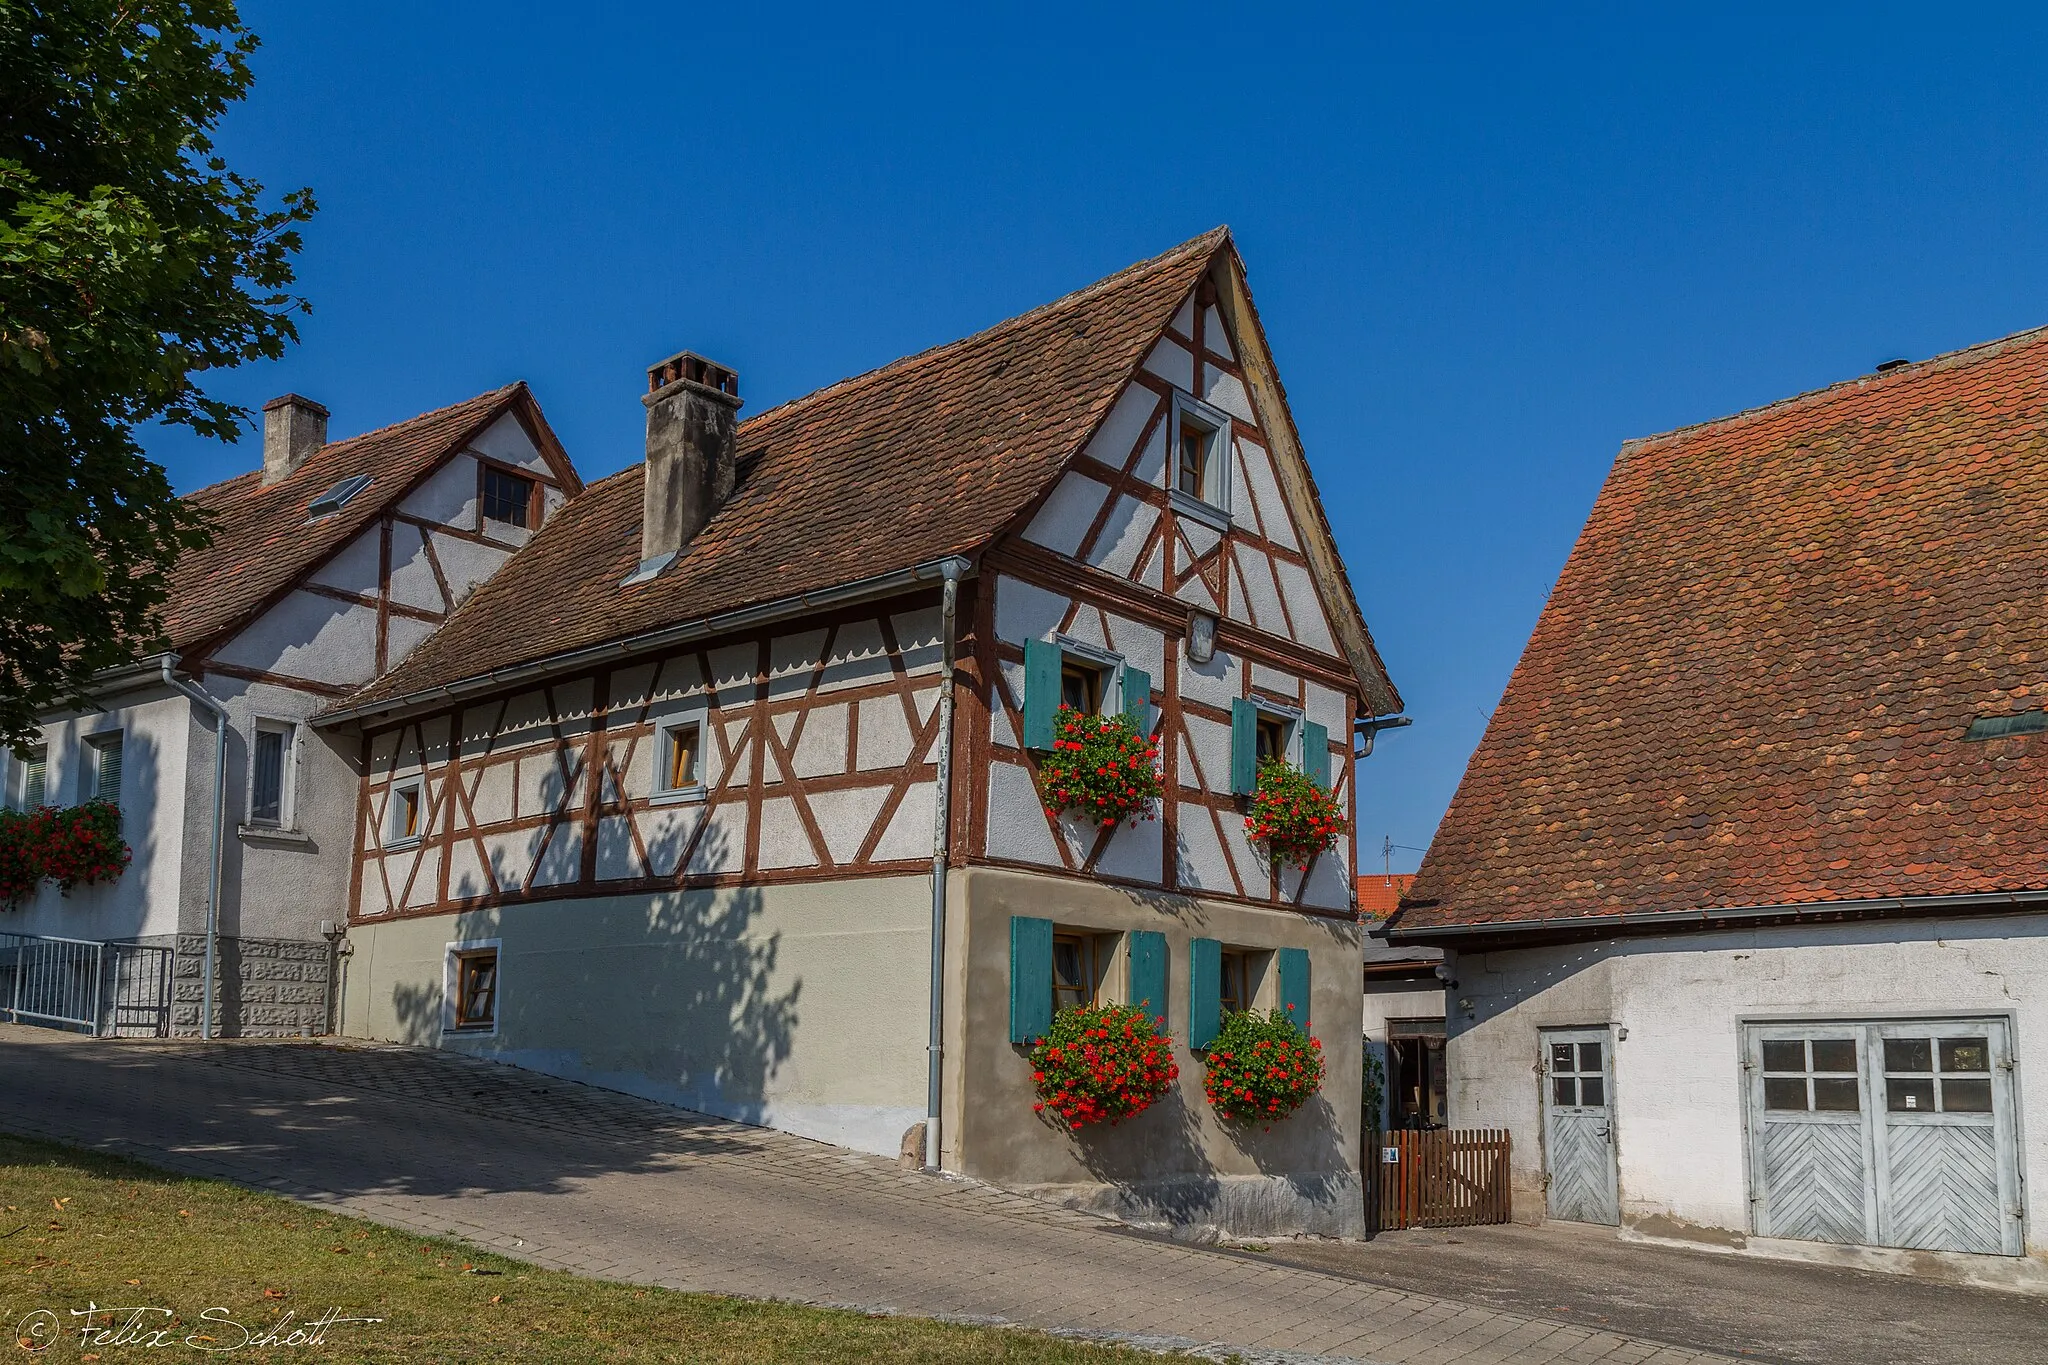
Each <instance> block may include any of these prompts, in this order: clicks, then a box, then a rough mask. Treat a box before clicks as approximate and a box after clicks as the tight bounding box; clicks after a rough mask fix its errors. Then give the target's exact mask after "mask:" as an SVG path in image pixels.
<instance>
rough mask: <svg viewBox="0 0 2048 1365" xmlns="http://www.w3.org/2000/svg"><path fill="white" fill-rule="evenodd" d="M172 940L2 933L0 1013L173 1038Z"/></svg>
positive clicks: (96, 1033) (122, 1034)
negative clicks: (163, 942)
mask: <svg viewBox="0 0 2048 1365" xmlns="http://www.w3.org/2000/svg"><path fill="white" fill-rule="evenodd" d="M172 956H173V954H172V951H171V949H170V948H169V947H167V946H164V945H161V944H153V943H103V942H99V941H96V940H93V939H82V938H53V937H50V936H48V935H44V934H9V933H0V1014H4V1015H5V1016H6V1018H7V1020H8V1022H9V1023H15V1024H40V1025H43V1026H45V1027H48V1028H62V1029H75V1030H77V1031H79V1032H81V1033H90V1034H91V1035H92V1036H93V1037H95V1038H167V1037H169V1036H170V1032H171V967H172Z"/></svg>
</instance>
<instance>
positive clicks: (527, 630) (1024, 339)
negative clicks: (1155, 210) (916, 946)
mask: <svg viewBox="0 0 2048 1365" xmlns="http://www.w3.org/2000/svg"><path fill="white" fill-rule="evenodd" d="M1228 243H1229V234H1228V232H1227V231H1226V230H1225V229H1222V228H1218V229H1216V230H1215V231H1213V232H1209V233H1206V234H1204V235H1203V236H1201V237H1197V238H1195V239H1194V240H1193V241H1191V242H1187V243H1185V244H1183V245H1181V246H1178V247H1176V248H1174V249H1173V250H1172V251H1169V252H1167V253H1166V254H1165V255H1163V256H1158V257H1155V258H1154V259H1152V260H1149V261H1145V262H1141V263H1140V264H1138V265H1134V266H1132V267H1130V268H1129V269H1127V270H1124V271H1121V272H1119V273H1118V274H1115V275H1112V276H1110V277H1109V278H1108V279H1105V280H1102V281H1100V282H1098V283H1096V284H1093V285H1090V286H1089V287H1088V288H1086V289H1083V290H1080V291H1079V292H1077V293H1074V294H1069V295H1067V296H1066V297H1065V298H1062V299H1059V300H1056V301H1055V302H1053V303H1049V304H1046V305H1045V306H1044V307H1041V308H1037V309H1034V310H1033V311H1031V312H1029V313H1025V314H1023V315H1022V316H1020V317H1015V318H1011V319H1010V320H1009V321H1007V322H1003V323H999V324H997V325H996V326H994V327H992V328H990V329H989V330H987V331H985V332H981V333H979V334H977V335H975V336H971V337H968V338H966V339H965V340H963V341H956V342H953V343H951V344H949V345H945V346H940V347H937V348H935V349H933V350H929V351H924V352H922V353H920V354H918V355H914V356H910V357H908V358H906V359H903V360H898V361H896V362H894V363H893V364H890V365H886V366H884V367H883V368H881V369H879V370H874V371H871V372H869V373H867V374H864V375H860V376H858V377H857V378H853V379H847V380H843V381H841V382H840V383H838V384H834V385H832V386H830V387H829V388H824V389H820V390H818V391H817V392H815V393H812V394H809V395H807V396H805V397H803V398H799V399H796V400H795V401H793V402H790V403H785V404H783V405H782V406H780V407H777V408H771V409H769V410H768V411H767V412H764V413H762V414H760V415H759V416H757V417H754V418H752V419H750V420H748V421H745V422H742V423H741V424H740V428H739V436H738V456H739V461H740V467H741V468H742V470H747V468H748V465H749V463H750V462H751V463H752V465H753V467H752V469H751V471H750V472H748V473H747V474H746V478H745V482H744V483H743V484H742V485H741V486H740V488H739V489H738V490H737V491H736V492H735V493H734V495H733V496H732V498H731V499H730V500H729V501H728V502H727V503H726V504H725V506H723V507H721V508H720V509H719V510H718V512H717V513H716V514H715V515H714V516H713V517H712V518H711V520H710V522H709V523H707V524H706V525H705V527H704V529H703V530H702V531H701V532H699V533H698V535H697V537H696V539H694V540H692V541H691V542H690V544H689V546H688V548H687V549H686V550H685V552H684V554H683V557H682V558H681V559H680V560H678V561H677V562H676V563H675V564H674V565H672V566H671V567H670V568H669V569H667V570H666V571H664V572H663V573H662V574H661V575H660V576H658V577H656V578H654V579H653V580H651V581H649V582H647V583H644V584H640V585H637V586H635V587H631V588H622V587H621V586H620V581H621V580H622V579H624V578H625V577H626V576H627V575H628V574H630V573H631V572H632V571H633V568H634V566H635V565H636V564H637V563H638V562H639V560H640V498H641V481H642V473H643V469H644V466H642V465H638V464H636V465H634V466H633V467H631V468H629V469H626V470H624V471H622V472H621V473H618V474H615V475H613V476H612V477H610V478H608V479H604V480H601V481H599V482H598V483H595V484H592V485H591V486H590V488H589V490H588V491H587V492H586V493H585V494H584V495H583V497H581V498H579V499H577V500H576V502H574V503H572V504H570V505H569V506H568V507H566V508H564V509H563V510H562V511H560V512H558V513H556V514H555V516H554V517H553V518H552V519H550V521H549V522H548V524H547V525H546V526H544V527H543V528H542V529H541V530H540V532H539V533H538V534H537V535H535V536H534V538H533V539H532V540H531V541H529V542H528V543H527V546H526V548H525V549H524V550H522V551H520V553H519V554H517V555H516V556H514V557H513V558H512V560H511V561H510V562H509V563H508V564H507V565H506V566H505V567H504V568H502V569H500V570H499V571H498V573H497V574H496V575H495V576H494V577H493V578H492V579H491V580H490V581H489V582H488V583H486V584H485V585H483V586H482V587H480V588H478V589H477V590H476V592H475V593H473V594H472V595H471V596H470V598H469V600H468V601H467V602H465V603H464V604H463V605H462V607H461V609H460V610H458V611H457V612H456V614H455V615H454V616H453V617H452V618H450V619H449V621H448V623H447V624H446V625H444V626H442V627H441V628H440V629H439V630H437V631H436V632H434V634H433V635H432V636H430V637H428V639H427V640H426V641H425V642H424V643H422V644H421V645H420V646H419V647H418V648H416V649H414V650H413V652H412V653H411V654H410V655H408V656H407V658H406V660H405V661H404V662H403V663H402V664H400V665H399V666H398V667H397V668H396V669H394V670H393V671H392V672H390V673H388V674H386V675H385V676H384V677H383V678H381V679H379V680H378V681H376V682H374V683H372V684H370V685H369V686H368V687H366V688H364V689H363V690H362V691H360V692H358V693H356V694H355V695H354V696H353V697H351V698H349V699H348V700H347V701H346V702H344V703H342V704H341V706H342V707H343V708H345V709H349V710H353V709H355V708H357V707H361V706H364V705H366V704H373V703H376V702H380V701H389V700H395V699H398V698H402V697H406V696H409V695H411V694H414V693H416V692H419V691H423V690H426V689H429V688H435V687H441V686H445V685H447V684H449V683H452V682H456V681H459V680H461V679H465V678H472V677H476V676H478V675H481V674H483V673H486V672H489V671H492V670H494V669H498V668H505V667H511V666H513V665H517V664H521V663H528V662H532V661H534V660H538V659H543V658H549V657H552V656H555V655H558V654H563V653H567V652H569V651H571V650H575V649H579V648H584V647H587V646H592V645H598V644H603V643H606V642H608V641H612V640H618V639H622V638H625V637H627V636H631V635H634V634H638V633H640V632H642V631H647V630H656V629H660V628H661V627H664V626H667V625H672V624H676V623H679V622H685V621H693V620H699V619H702V618H704V617H707V616H713V615H717V614H720V613H723V612H727V611H736V610H739V609H740V608H743V607H747V606H751V605H754V604H756V603H759V602H764V601H775V600H781V599H784V598H788V597H792V596H795V595H797V594H800V593H804V592H809V591H816V590H819V589H823V588H827V587H833V586H837V585H839V584H842V583H847V582H850V581H853V580H856V579H861V578H866V577H869V576H874V575H881V574H885V573H889V572H892V571H895V570H900V569H906V568H911V567H914V566H916V565H920V564H928V563H931V562H932V561H934V560H938V559H943V558H945V557H947V556H949V555H954V554H962V553H966V552H968V551H971V550H973V549H975V548H977V547H979V546H980V545H981V544H983V543H984V542H986V541H987V540H988V539H990V537H991V536H993V535H994V534H995V533H996V532H997V531H998V530H999V529H1000V528H1001V527H1002V526H1003V525H1004V524H1005V523H1007V522H1008V521H1009V520H1010V519H1011V518H1012V517H1013V516H1015V515H1016V514H1017V513H1018V512H1019V510H1020V509H1022V508H1023V507H1024V506H1025V505H1026V504H1027V503H1028V502H1029V501H1030V500H1031V498H1032V497H1034V496H1035V495H1036V494H1037V493H1038V492H1039V491H1040V490H1041V489H1042V488H1043V487H1044V486H1045V484H1046V483H1047V481H1048V480H1050V479H1051V478H1052V477H1053V476H1054V475H1055V474H1056V473H1057V472H1058V471H1059V469H1060V468H1061V467H1062V466H1063V465H1064V464H1065V462H1066V461H1067V459H1068V457H1069V456H1071V455H1072V454H1073V453H1074V452H1075V451H1076V450H1078V449H1079V448H1080V446H1081V445H1082V443H1083V442H1084V441H1085V440H1086V439H1087V438H1088V436H1089V435H1090V434H1092V433H1093V432H1094V430H1095V428H1096V426H1097V425H1098V424H1099V423H1100V422H1101V420H1102V418H1103V416H1104V415H1105V414H1106V413H1107V412H1108V410H1109V407H1110V404H1111V403H1112V402H1113V401H1114V400H1115V399H1116V396H1117V394H1118V393H1119V392H1120V391H1121V390H1122V388H1123V385H1124V383H1125V381H1126V380H1127V379H1128V378H1129V376H1130V374H1131V372H1132V371H1133V370H1135V369H1136V368H1137V366H1138V363H1139V361H1141V360H1142V359H1143V358H1144V356H1145V353H1146V351H1147V350H1148V349H1149V348H1150V347H1151V345H1152V343H1153V341H1154V340H1155V339H1156V338H1157V337H1158V335H1159V333H1160V332H1161V331H1162V330H1163V329H1164V328H1165V326H1166V324H1167V322H1168V321H1169V320H1170V319H1171V318H1172V316H1173V314H1174V311H1175V310H1176V309H1177V308H1178V307H1179V306H1180V304H1181V301H1182V300H1183V299H1185V298H1186V297H1187V295H1188V293H1189V291H1190V290H1192V289H1193V288H1194V286H1195V284H1196V282H1197V281H1198V280H1199V279H1200V278H1201V276H1202V273H1203V272H1204V271H1205V270H1206V269H1207V268H1208V266H1209V264H1210V262H1211V261H1212V260H1214V259H1215V257H1216V254H1217V253H1218V252H1219V251H1223V250H1226V249H1228ZM508 621H517V622H518V623H519V625H520V628H519V629H517V630H508V629H506V628H505V623H506V622H508Z"/></svg>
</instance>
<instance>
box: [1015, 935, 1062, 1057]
mask: <svg viewBox="0 0 2048 1365" xmlns="http://www.w3.org/2000/svg"><path fill="white" fill-rule="evenodd" d="M1051 1031H1052V921H1051V920H1049V919H1033V918H1031V917H1030V916H1028V915H1012V916H1010V1041H1011V1042H1013V1043H1029V1042H1032V1041H1034V1040H1036V1039H1039V1038H1043V1037H1044V1036H1045V1035H1046V1034H1047V1033H1049V1032H1051Z"/></svg>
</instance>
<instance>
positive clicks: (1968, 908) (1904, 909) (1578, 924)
mask: <svg viewBox="0 0 2048 1365" xmlns="http://www.w3.org/2000/svg"><path fill="white" fill-rule="evenodd" d="M2043 906H2048V891H2006V892H2000V893H1994V894H1992V895H1983V894H1975V895H1962V896H1884V897H1877V898H1872V899H1865V900H1844V901H1805V902H1800V903H1798V904H1788V905H1736V906H1729V907H1728V908H1726V909H1721V910H1628V911H1623V912H1621V913H1619V914H1613V915H1573V916H1571V917H1570V918H1568V919H1529V920H1495V921H1492V922H1488V921H1486V920H1469V921H1466V922H1465V923H1462V924H1430V925H1417V926H1416V927H1415V928H1413V929H1404V928H1402V927H1401V923H1400V921H1399V920H1398V919H1397V920H1395V921H1394V923H1393V924H1391V925H1390V926H1389V927H1388V929H1387V942H1389V943H1428V942H1432V941H1434V940H1439V939H1461V938H1462V939H1471V938H1494V937H1508V936H1516V937H1522V936H1528V935H1535V934H1555V933H1573V932H1578V931H1582V930H1587V929H1616V928H1620V929H1671V928H1681V929H1682V928H1697V929H1712V928H1715V927H1717V926H1719V925H1720V924H1722V923H1724V922H1725V923H1728V924H1743V923H1749V922H1753V921H1756V920H1763V919H1795V920H1812V919H1820V918H1826V917H1842V916H1848V915H1913V914H1926V913H1948V914H1967V913H1970V912H1972V911H1977V912H1982V913H1990V912H1991V911H1994V910H2007V909H2011V910H2025V909H2039V908H2041V907H2043ZM1411 908H1416V909H1419V908H1421V907H1420V906H1416V907H1411Z"/></svg>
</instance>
